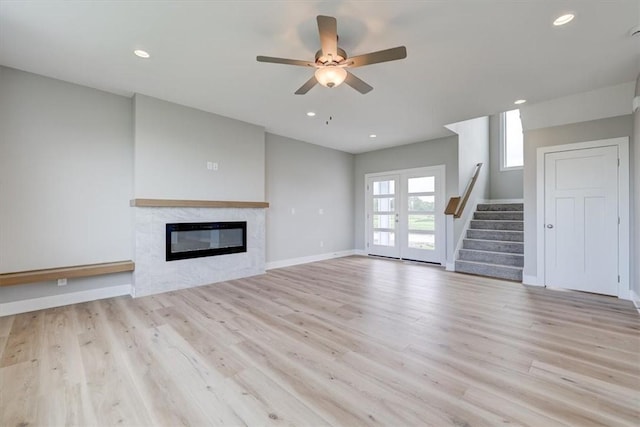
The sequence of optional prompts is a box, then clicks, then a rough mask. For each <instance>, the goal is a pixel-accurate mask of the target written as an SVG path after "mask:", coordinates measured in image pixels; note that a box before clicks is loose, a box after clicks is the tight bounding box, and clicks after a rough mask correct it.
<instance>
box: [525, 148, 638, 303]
mask: <svg viewBox="0 0 640 427" xmlns="http://www.w3.org/2000/svg"><path fill="white" fill-rule="evenodd" d="M609 146H615V147H617V148H618V158H619V161H620V164H619V167H618V217H619V219H620V225H619V227H618V275H619V276H620V279H619V281H618V293H617V295H618V298H622V299H629V298H630V297H631V293H630V290H629V265H630V254H629V250H630V247H629V214H630V212H629V202H630V198H631V193H630V191H629V185H630V180H629V138H628V137H620V138H610V139H601V140H596V141H585V142H577V143H573V144H562V145H553V146H548V147H538V149H537V150H536V151H537V164H536V168H537V171H536V172H537V176H536V186H537V187H536V242H537V243H536V245H537V248H536V270H537V271H536V276H537V282H538V284H539V285H541V286H546V278H545V246H546V245H545V232H544V230H545V228H544V227H545V221H544V220H545V218H544V215H545V214H544V213H545V188H544V187H545V163H544V162H545V155H546V154H549V153H557V152H563V151H574V150H582V149H585V148H600V147H609ZM525 223H526V221H525ZM525 242H526V236H525ZM525 259H526V257H525Z"/></svg>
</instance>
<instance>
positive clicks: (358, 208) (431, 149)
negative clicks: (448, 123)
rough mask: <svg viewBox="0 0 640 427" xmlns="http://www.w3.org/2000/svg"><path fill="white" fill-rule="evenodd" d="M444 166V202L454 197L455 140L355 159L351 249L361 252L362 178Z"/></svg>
mask: <svg viewBox="0 0 640 427" xmlns="http://www.w3.org/2000/svg"><path fill="white" fill-rule="evenodd" d="M436 165H445V166H446V193H447V194H446V199H447V200H448V199H449V197H451V196H455V195H457V194H458V137H457V136H449V137H446V138H439V139H434V140H431V141H426V142H418V143H415V144H410V145H403V146H400V147H393V148H386V149H384V150H377V151H370V152H368V153H362V154H356V156H355V175H354V177H355V187H354V188H355V195H354V196H355V211H354V214H353V216H354V219H355V248H356V249H360V250H364V233H365V221H364V197H365V182H364V176H365V174H368V173H376V172H385V171H392V170H401V169H411V168H419V167H423V166H436Z"/></svg>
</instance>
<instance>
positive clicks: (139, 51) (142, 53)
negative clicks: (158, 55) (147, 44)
mask: <svg viewBox="0 0 640 427" xmlns="http://www.w3.org/2000/svg"><path fill="white" fill-rule="evenodd" d="M133 53H135V54H136V56H139V57H140V58H145V59H146V58H149V57H150V56H151V55H149V52H147V51H146V50H142V49H136V50H134V51H133Z"/></svg>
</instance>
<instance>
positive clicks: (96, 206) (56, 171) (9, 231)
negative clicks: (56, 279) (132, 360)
mask: <svg viewBox="0 0 640 427" xmlns="http://www.w3.org/2000/svg"><path fill="white" fill-rule="evenodd" d="M0 73H1V74H0V81H1V85H0V91H1V93H0V141H1V144H0V230H1V233H0V272H10V271H20V270H33V269H41V268H50V267H60V266H65V265H76V264H91V263H98V262H110V261H119V260H126V259H131V256H132V254H131V244H130V240H131V216H130V213H131V212H130V208H129V199H130V198H131V195H132V181H133V180H132V148H133V144H132V142H133V139H132V129H133V127H132V110H131V101H130V100H129V99H127V98H125V97H122V96H117V95H112V94H108V93H106V92H101V91H98V90H94V89H89V88H86V87H83V86H78V85H74V84H70V83H65V82H62V81H59V80H54V79H50V78H46V77H42V76H38V75H35V74H30V73H26V72H23V71H18V70H14V69H11V68H5V67H0Z"/></svg>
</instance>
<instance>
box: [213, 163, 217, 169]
mask: <svg viewBox="0 0 640 427" xmlns="http://www.w3.org/2000/svg"><path fill="white" fill-rule="evenodd" d="M213 170H214V171H217V170H218V162H214V163H213Z"/></svg>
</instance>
